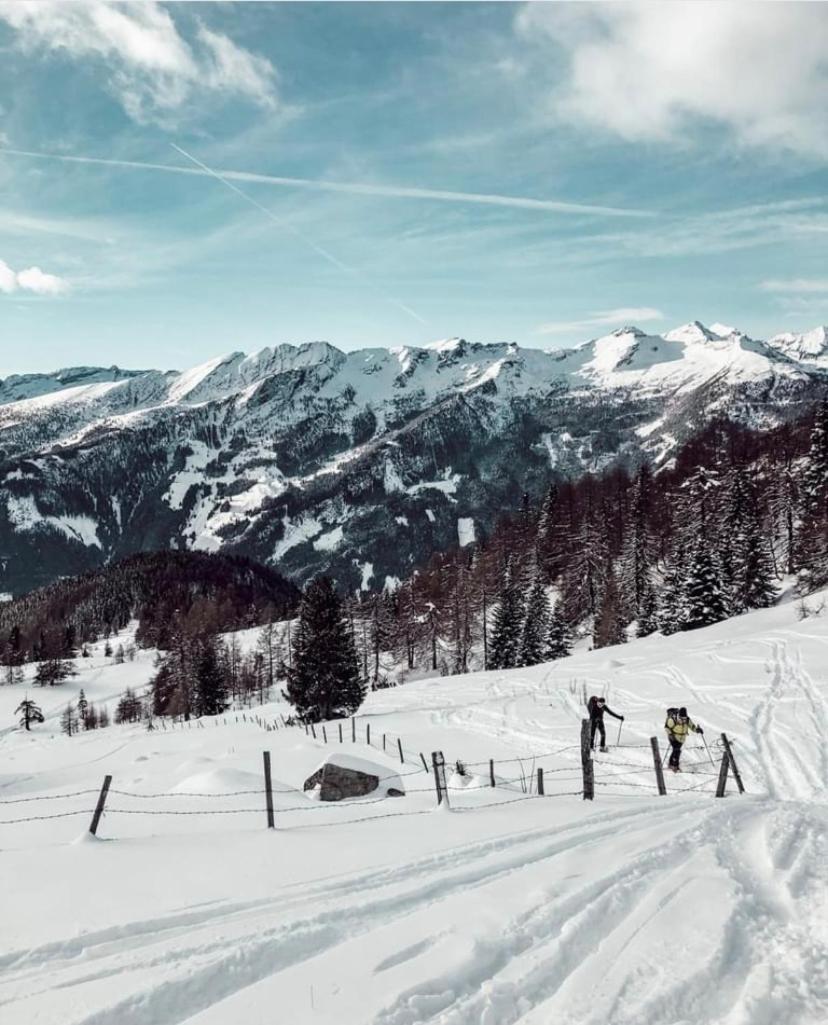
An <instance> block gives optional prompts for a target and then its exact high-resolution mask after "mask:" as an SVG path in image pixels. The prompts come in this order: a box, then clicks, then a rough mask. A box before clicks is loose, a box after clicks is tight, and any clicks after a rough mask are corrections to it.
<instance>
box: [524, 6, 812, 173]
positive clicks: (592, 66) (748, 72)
mask: <svg viewBox="0 0 828 1025" xmlns="http://www.w3.org/2000/svg"><path fill="white" fill-rule="evenodd" d="M517 28H518V31H519V32H520V33H521V34H522V35H524V36H525V37H526V38H528V39H530V40H533V41H536V42H537V41H539V40H540V41H541V42H545V43H546V44H547V45H548V42H549V41H552V42H554V43H557V44H559V45H560V46H561V47H562V48H563V50H565V51H566V52H567V54H568V58H569V67H568V71H567V73H566V74H565V76H564V79H563V81H562V83H560V84H559V85H558V87H557V88H556V89H554V90H553V95H552V103H553V105H554V109H555V111H556V113H557V114H558V115H559V116H561V117H563V118H565V119H566V120H568V121H571V122H573V123H575V124H577V125H588V126H598V127H599V128H602V129H605V130H607V131H609V132H612V133H614V134H616V135H619V136H621V137H623V138H625V139H628V140H631V141H646V140H664V141H672V142H679V141H684V139H685V138H686V130H687V128H688V124H689V122H690V121H691V120H695V121H696V122H712V123H717V124H720V125H724V126H726V127H728V128H729V129H730V130H731V131H732V132H733V133H734V135H735V137H736V139H737V140H738V141H739V142H740V143H741V144H744V145H748V146H778V147H784V148H786V149H789V150H793V151H796V152H799V153H804V154H809V155H817V156H821V157H826V156H828V118H826V117H825V110H826V108H828V62H826V60H825V38H826V32H828V6H826V5H824V4H800V3H777V4H756V3H731V2H710V3H696V2H681V3H641V4H638V3H606V4H535V3H533V4H528V5H527V6H525V7H524V8H522V9H521V12H520V14H519V15H518V19H517ZM552 63H553V64H555V63H556V62H555V61H553V62H552Z"/></svg>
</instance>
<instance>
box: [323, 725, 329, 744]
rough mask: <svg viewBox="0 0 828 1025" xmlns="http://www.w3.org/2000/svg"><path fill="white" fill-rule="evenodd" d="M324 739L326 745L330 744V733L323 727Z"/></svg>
mask: <svg viewBox="0 0 828 1025" xmlns="http://www.w3.org/2000/svg"><path fill="white" fill-rule="evenodd" d="M322 739H323V740H324V741H325V743H326V744H327V743H328V731H327V730H326V729H325V727H324V726H323V727H322Z"/></svg>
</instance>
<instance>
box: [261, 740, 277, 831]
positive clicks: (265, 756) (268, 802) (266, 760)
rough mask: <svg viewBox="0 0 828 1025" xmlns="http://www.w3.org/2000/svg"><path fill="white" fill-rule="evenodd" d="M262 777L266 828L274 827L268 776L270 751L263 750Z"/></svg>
mask: <svg viewBox="0 0 828 1025" xmlns="http://www.w3.org/2000/svg"><path fill="white" fill-rule="evenodd" d="M262 758H263V760H264V779H265V803H266V805H267V828H268V829H275V827H276V823H275V822H274V820H273V783H272V781H271V778H270V752H269V751H263V752H262Z"/></svg>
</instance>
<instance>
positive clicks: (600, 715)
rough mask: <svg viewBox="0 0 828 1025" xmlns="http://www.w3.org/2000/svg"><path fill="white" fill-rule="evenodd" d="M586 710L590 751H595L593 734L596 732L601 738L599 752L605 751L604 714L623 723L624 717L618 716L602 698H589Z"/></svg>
mask: <svg viewBox="0 0 828 1025" xmlns="http://www.w3.org/2000/svg"><path fill="white" fill-rule="evenodd" d="M587 710H588V711H589V727H590V728H589V744H590V747H591V748H592V750H593V751H594V750H595V733H596V731H597V732H598V733H599V734H600V737H601V750H602V751H606V750H607V731H606V730H605V729H604V712H608V713H609V714H610V715H611V716H612V717H613V719H620V720H621V721H622V722H623V721H624V716H623V715H619V714H618V713H617V712H613V710H612V709H611V708H610V707H609V705H608V704H607V702H606V701H605V699H604V698H597V697H594V696H593V697H591V698H590V699H589V701H588V702H587Z"/></svg>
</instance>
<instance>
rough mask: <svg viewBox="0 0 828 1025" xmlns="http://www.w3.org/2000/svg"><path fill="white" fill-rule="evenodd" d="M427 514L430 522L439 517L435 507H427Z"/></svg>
mask: <svg viewBox="0 0 828 1025" xmlns="http://www.w3.org/2000/svg"><path fill="white" fill-rule="evenodd" d="M425 514H426V516H427V517H428V522H429V523H434V522H435V520H436V519H437V517H436V516H435V515H434V510H433V509H426V511H425Z"/></svg>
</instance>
